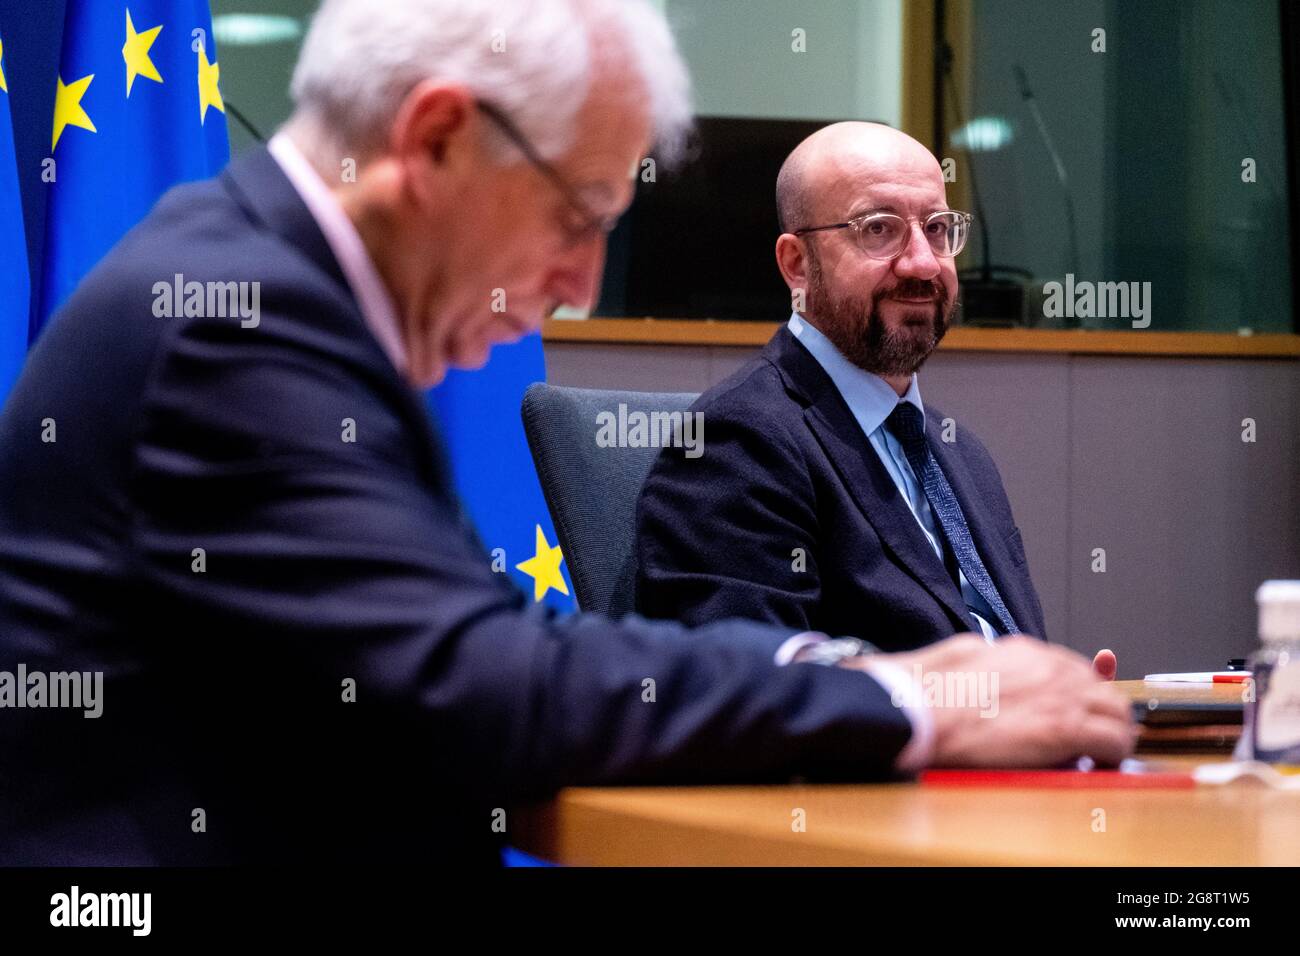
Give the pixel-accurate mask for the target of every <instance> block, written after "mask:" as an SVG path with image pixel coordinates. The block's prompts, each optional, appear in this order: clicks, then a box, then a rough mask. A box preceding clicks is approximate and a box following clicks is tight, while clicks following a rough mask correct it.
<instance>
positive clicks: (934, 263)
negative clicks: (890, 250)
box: [894, 222, 940, 279]
mask: <svg viewBox="0 0 1300 956" xmlns="http://www.w3.org/2000/svg"><path fill="white" fill-rule="evenodd" d="M939 269H940V266H939V257H938V256H936V255H935V254H934V249H932V248H931V247H930V240H928V239H926V238H925V233H924V232H923V231H922V230H921V224H920V223H919V222H917V223H912V231H911V233H910V234H909V235H908V239H907V247H906V248H905V249H904V250H903V251H902V253H900V254H899V256H898V258H897V259H895V260H894V273H895V274H896V275H898V276H899V277H900V278H904V279H933V278H934V277H935V276H937V275H938V274H939Z"/></svg>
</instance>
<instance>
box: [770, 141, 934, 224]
mask: <svg viewBox="0 0 1300 956" xmlns="http://www.w3.org/2000/svg"><path fill="white" fill-rule="evenodd" d="M904 175H906V176H910V177H919V178H923V179H929V178H930V177H931V176H933V178H934V180H935V181H937V182H938V183H939V184H940V188H942V183H943V171H942V170H941V169H940V168H939V163H938V161H937V160H936V159H935V158H934V156H933V155H932V154H931V152H930V151H929V150H928V149H926V148H925V147H924V146H923V145H921V144H920V143H919V142H917V141H916V140H914V139H913V138H912V137H910V136H908V135H907V134H906V133H904V132H901V131H899V130H896V129H894V128H893V127H892V126H885V125H883V124H881V123H859V122H850V123H833V124H831V125H830V126H825V127H822V128H821V129H819V130H817V132H815V133H813V134H812V135H811V136H809V137H808V138H807V139H805V140H804V141H803V142H802V143H800V144H799V145H798V146H796V147H795V148H794V151H793V152H792V153H791V154H790V155H789V156H788V157H786V160H785V162H784V163H782V164H781V172H780V173H779V174H777V177H776V211H777V216H778V219H779V221H780V224H781V231H782V232H793V231H794V230H796V229H803V228H807V227H808V226H817V225H822V224H823V222H824V221H834V220H835V219H842V218H844V217H846V216H848V215H849V214H850V213H849V209H848V208H847V205H846V203H848V204H851V202H852V196H853V194H854V193H856V192H859V191H860V190H861V188H862V187H865V186H870V185H875V184H877V183H882V182H889V181H891V180H892V179H894V178H897V177H900V176H904Z"/></svg>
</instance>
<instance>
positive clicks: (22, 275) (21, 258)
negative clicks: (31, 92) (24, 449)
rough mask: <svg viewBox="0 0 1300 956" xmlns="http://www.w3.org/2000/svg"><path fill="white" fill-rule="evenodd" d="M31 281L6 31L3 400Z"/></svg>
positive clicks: (20, 351) (1, 61)
mask: <svg viewBox="0 0 1300 956" xmlns="http://www.w3.org/2000/svg"><path fill="white" fill-rule="evenodd" d="M30 305H31V280H30V279H29V278H28V273H27V235H26V232H25V231H24V230H23V204H22V197H21V195H19V192H18V164H17V156H16V154H15V153H14V130H13V124H12V123H11V121H10V115H9V81H8V79H7V78H6V77H5V58H4V34H0V403H3V402H4V399H5V396H6V395H8V394H9V389H10V387H11V386H12V385H13V383H14V380H15V379H16V378H18V370H19V369H20V368H21V367H22V364H23V357H24V356H25V355H26V354H27V313H28V310H29V307H30Z"/></svg>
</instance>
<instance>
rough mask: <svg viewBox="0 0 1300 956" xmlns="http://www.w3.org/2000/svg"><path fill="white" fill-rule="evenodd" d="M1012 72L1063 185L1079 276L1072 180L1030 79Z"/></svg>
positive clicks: (1015, 66) (1072, 257) (1018, 70)
mask: <svg viewBox="0 0 1300 956" xmlns="http://www.w3.org/2000/svg"><path fill="white" fill-rule="evenodd" d="M1011 71H1012V73H1013V74H1014V75H1015V78H1016V86H1018V87H1019V88H1020V98H1021V99H1023V100H1024V101H1025V106H1027V107H1028V108H1029V113H1030V115H1031V116H1033V118H1034V125H1035V126H1036V127H1037V128H1038V135H1039V137H1040V138H1041V139H1042V141H1043V145H1044V146H1046V147H1047V153H1048V155H1049V156H1051V157H1052V165H1053V166H1054V167H1055V168H1056V178H1057V180H1058V181H1059V182H1060V184H1061V192H1062V194H1063V195H1064V197H1065V221H1066V229H1067V232H1068V239H1069V243H1070V256H1069V261H1070V268H1069V271H1071V272H1073V273H1074V274H1075V275H1078V273H1079V230H1078V227H1077V225H1076V223H1075V219H1074V195H1073V193H1071V192H1070V179H1069V176H1067V175H1066V172H1065V163H1063V162H1062V161H1061V154H1060V153H1058V152H1057V151H1056V144H1055V143H1053V141H1052V134H1051V132H1050V131H1049V130H1048V129H1047V123H1046V122H1045V121H1044V120H1043V114H1042V111H1041V110H1039V108H1038V98H1037V97H1035V96H1034V91H1033V90H1032V89H1031V88H1030V86H1029V77H1028V76H1026V75H1025V71H1024V68H1023V67H1022V66H1021V65H1020V64H1019V63H1014V64H1012V66H1011ZM1072 324H1075V325H1077V324H1078V320H1074V321H1073V323H1072Z"/></svg>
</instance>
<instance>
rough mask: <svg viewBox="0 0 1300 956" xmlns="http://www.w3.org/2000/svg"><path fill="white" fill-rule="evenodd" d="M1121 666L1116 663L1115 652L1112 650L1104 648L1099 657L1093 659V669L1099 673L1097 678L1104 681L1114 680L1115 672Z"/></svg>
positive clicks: (1098, 653) (1099, 652)
mask: <svg viewBox="0 0 1300 956" xmlns="http://www.w3.org/2000/svg"><path fill="white" fill-rule="evenodd" d="M1118 668H1119V664H1117V663H1116V662H1115V652H1114V651H1112V650H1111V649H1110V648H1106V647H1104V648H1102V649H1101V650H1099V651H1098V652H1097V656H1096V657H1094V658H1093V659H1092V669H1093V670H1094V671H1096V672H1097V676H1098V677H1100V678H1101V679H1102V680H1114V679H1115V671H1116V670H1117V669H1118Z"/></svg>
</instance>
